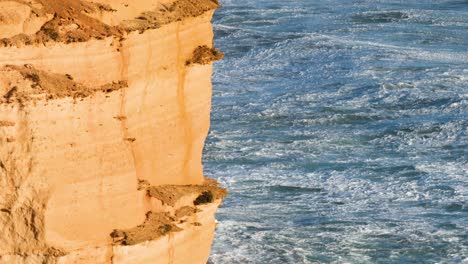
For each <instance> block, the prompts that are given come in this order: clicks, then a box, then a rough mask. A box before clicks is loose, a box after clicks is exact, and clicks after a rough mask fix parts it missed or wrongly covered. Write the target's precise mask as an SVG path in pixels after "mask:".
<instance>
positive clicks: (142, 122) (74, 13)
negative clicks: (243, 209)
mask: <svg viewBox="0 0 468 264" xmlns="http://www.w3.org/2000/svg"><path fill="white" fill-rule="evenodd" d="M217 7H219V6H218V4H217V3H216V2H214V1H212V0H178V1H170V0H157V1H144V0H138V1H122V0H119V1H93V2H91V1H76V0H73V1H72V0H66V1H53V0H34V1H0V188H1V190H2V191H1V192H0V232H1V234H2V235H1V236H0V263H206V260H207V259H208V255H209V251H210V247H211V243H212V239H213V236H214V229H215V219H214V214H215V211H216V209H217V208H218V206H219V205H220V203H221V200H222V198H223V197H224V195H225V194H226V192H225V190H223V189H222V188H220V187H218V185H217V183H216V182H213V181H210V180H207V179H205V178H204V176H203V168H202V164H201V155H202V149H203V144H204V141H205V138H206V135H207V133H208V129H209V120H210V118H209V115H210V108H211V75H212V66H211V64H212V62H213V61H215V60H217V59H220V58H222V54H221V53H220V52H218V51H216V50H215V49H213V47H212V45H213V31H212V27H211V24H210V21H211V17H212V15H213V12H214V10H215V9H216V8H217Z"/></svg>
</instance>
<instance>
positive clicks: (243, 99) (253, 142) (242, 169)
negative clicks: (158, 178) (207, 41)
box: [204, 0, 468, 264]
mask: <svg viewBox="0 0 468 264" xmlns="http://www.w3.org/2000/svg"><path fill="white" fill-rule="evenodd" d="M221 4H222V5H223V6H224V8H223V9H221V10H219V11H217V13H216V14H215V18H214V28H215V36H216V37H215V42H216V46H217V48H218V49H220V50H222V51H223V52H225V54H226V57H225V59H224V60H223V61H220V62H217V63H216V64H215V71H214V72H215V75H214V80H213V81H214V98H213V112H212V129H211V132H210V134H209V138H208V142H207V144H206V147H205V154H204V155H205V156H204V165H205V170H206V176H208V177H213V178H216V179H218V180H219V181H220V182H222V183H223V184H224V185H225V186H226V187H227V188H228V189H229V191H230V196H229V197H228V198H227V199H226V200H225V203H224V206H223V207H222V208H221V209H220V211H219V212H218V214H217V218H218V220H219V225H218V228H217V233H216V238H215V243H214V247H213V250H212V255H211V258H210V259H211V262H213V263H215V264H229V263H467V262H468V202H467V201H468V159H467V156H468V155H467V154H468V146H467V144H468V135H467V134H468V2H467V1H462V0H440V1H415V0H409V1H395V0H382V1H355V0H352V1H337V0H324V1H311V0H281V1H280V0H268V1H266V0H245V1H235V0H222V1H221Z"/></svg>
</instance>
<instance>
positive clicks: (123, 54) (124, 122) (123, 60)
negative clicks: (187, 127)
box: [119, 44, 140, 184]
mask: <svg viewBox="0 0 468 264" xmlns="http://www.w3.org/2000/svg"><path fill="white" fill-rule="evenodd" d="M128 63H129V52H128V50H127V48H125V47H123V45H122V44H121V47H120V65H121V68H120V79H121V80H122V81H127V82H128V83H129V80H128ZM127 89H130V83H129V85H128V87H123V88H122V89H121V90H120V109H119V116H120V117H122V118H120V119H119V120H120V126H121V130H122V137H123V140H124V142H125V144H127V146H128V148H129V150H130V153H131V155H132V158H133V166H134V168H135V179H136V183H137V184H138V180H140V175H139V173H138V166H137V157H136V152H135V149H134V148H135V147H134V145H133V142H134V141H135V140H134V138H132V137H130V134H129V132H128V117H127V113H126V107H125V104H126V99H127Z"/></svg>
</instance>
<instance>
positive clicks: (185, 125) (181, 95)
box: [176, 22, 193, 182]
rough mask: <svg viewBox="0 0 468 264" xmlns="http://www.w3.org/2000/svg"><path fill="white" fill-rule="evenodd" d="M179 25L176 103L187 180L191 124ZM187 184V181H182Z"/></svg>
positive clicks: (190, 147) (184, 173)
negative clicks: (182, 137) (186, 101)
mask: <svg viewBox="0 0 468 264" xmlns="http://www.w3.org/2000/svg"><path fill="white" fill-rule="evenodd" d="M180 23H181V22H178V23H177V30H176V42H177V75H178V81H177V103H178V106H179V114H180V120H181V127H182V129H183V130H184V143H185V148H186V149H185V156H184V161H183V165H182V166H183V167H182V172H181V173H182V177H184V180H185V179H189V177H190V175H189V162H190V156H191V154H192V144H193V143H192V122H191V120H190V118H189V116H188V114H187V105H186V103H185V78H186V76H187V67H186V65H185V58H184V56H183V46H182V45H183V43H182V41H181V39H180ZM184 182H187V181H184Z"/></svg>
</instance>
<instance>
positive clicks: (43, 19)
mask: <svg viewBox="0 0 468 264" xmlns="http://www.w3.org/2000/svg"><path fill="white" fill-rule="evenodd" d="M129 5H131V4H130V3H129V4H125V5H124V8H127V7H128V6H129ZM156 6H157V7H156V8H155V9H154V10H152V11H144V12H141V13H140V14H139V15H138V16H136V17H133V18H128V19H124V20H122V21H120V23H119V24H118V25H109V24H106V23H104V22H103V21H102V20H100V18H102V17H104V16H105V15H104V14H107V15H110V16H112V13H114V12H117V11H118V10H116V9H114V7H113V6H111V5H108V4H102V3H95V2H88V1H82V0H29V1H27V0H0V38H1V39H0V46H21V45H32V44H44V43H47V42H63V43H72V42H85V41H88V40H90V39H103V38H106V37H110V36H114V37H117V38H122V37H125V35H126V34H127V33H128V32H132V31H140V32H142V31H144V30H148V29H152V28H158V27H161V26H162V25H165V24H168V23H171V22H175V21H181V20H183V19H185V18H188V17H196V16H199V15H202V14H203V13H205V12H207V11H209V10H213V9H216V8H218V7H219V4H218V1H217V0H176V1H169V2H167V1H165V3H163V2H158V4H157V5H156Z"/></svg>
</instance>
